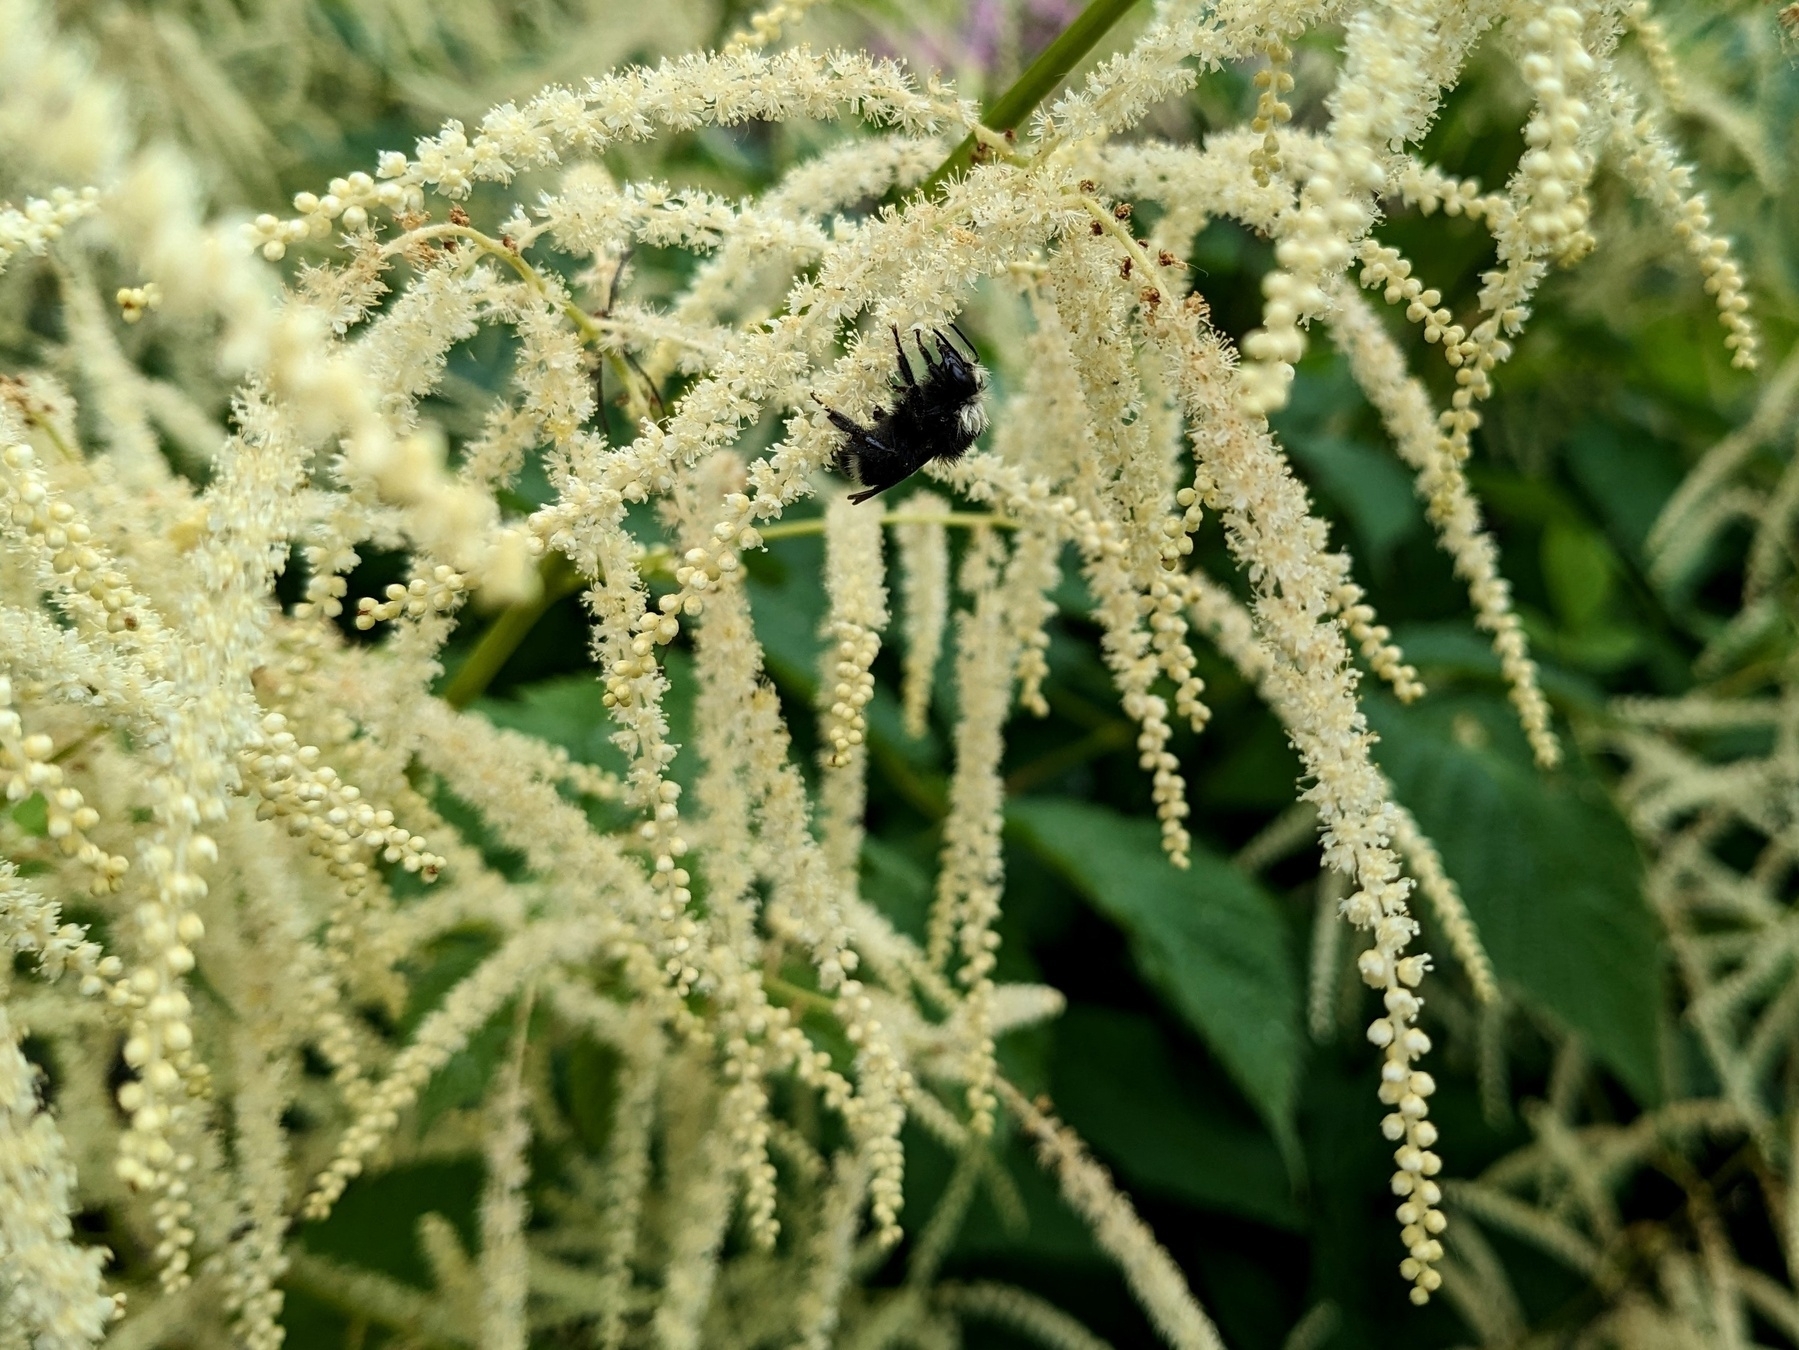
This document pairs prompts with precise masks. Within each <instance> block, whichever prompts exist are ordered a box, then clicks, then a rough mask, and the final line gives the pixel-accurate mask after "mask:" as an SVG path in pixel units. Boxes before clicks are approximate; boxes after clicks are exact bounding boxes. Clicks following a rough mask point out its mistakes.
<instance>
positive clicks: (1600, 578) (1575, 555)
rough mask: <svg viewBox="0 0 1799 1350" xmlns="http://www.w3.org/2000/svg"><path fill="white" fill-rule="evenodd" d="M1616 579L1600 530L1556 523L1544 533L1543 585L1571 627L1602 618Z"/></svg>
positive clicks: (1607, 547) (1610, 555)
mask: <svg viewBox="0 0 1799 1350" xmlns="http://www.w3.org/2000/svg"><path fill="white" fill-rule="evenodd" d="M1615 579H1616V570H1615V564H1614V562H1613V559H1612V550H1611V548H1610V547H1609V546H1608V545H1607V544H1606V542H1605V539H1604V538H1603V537H1602V536H1601V535H1600V534H1599V533H1598V532H1597V531H1596V530H1591V529H1587V528H1586V527H1584V526H1579V525H1572V524H1568V523H1566V522H1562V521H1556V522H1554V523H1553V524H1551V525H1550V526H1549V528H1548V529H1546V530H1544V531H1543V584H1544V585H1545V586H1546V587H1548V590H1549V598H1550V599H1551V600H1552V601H1554V603H1555V608H1556V612H1557V613H1558V614H1560V615H1561V618H1562V622H1563V623H1565V624H1567V625H1568V627H1570V628H1574V629H1580V628H1585V627H1587V626H1588V625H1589V624H1591V623H1592V622H1593V621H1594V620H1596V619H1597V618H1598V617H1599V615H1600V613H1601V612H1602V611H1603V610H1604V609H1605V603H1606V601H1607V600H1609V599H1611V595H1612V583H1613V581H1614V580H1615Z"/></svg>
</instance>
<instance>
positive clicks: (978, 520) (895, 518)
mask: <svg viewBox="0 0 1799 1350" xmlns="http://www.w3.org/2000/svg"><path fill="white" fill-rule="evenodd" d="M881 524H882V525H884V526H885V525H946V526H949V527H950V528H951V529H955V528H958V527H960V528H962V529H965V530H972V529H974V528H975V527H976V526H977V525H986V526H988V527H990V528H992V529H995V530H1015V529H1017V528H1018V522H1017V521H1014V520H1007V519H1006V518H1005V517H1004V516H996V515H992V514H990V513H982V512H978V511H949V512H943V511H937V512H931V513H928V514H927V513H922V512H918V511H889V512H888V513H887V514H886V515H884V516H882V517H881ZM824 532H825V518H824V517H823V516H814V517H812V518H811V519H810V520H782V521H777V522H776V523H775V524H773V525H764V526H762V527H761V528H760V529H758V530H757V531H756V533H757V534H759V535H761V536H762V541H763V542H764V543H767V542H768V541H769V540H770V539H798V538H799V537H800V536H802V535H808V534H823V533H824Z"/></svg>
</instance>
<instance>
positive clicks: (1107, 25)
mask: <svg viewBox="0 0 1799 1350" xmlns="http://www.w3.org/2000/svg"><path fill="white" fill-rule="evenodd" d="M1136 3H1137V0H1092V3H1091V4H1089V5H1088V6H1087V8H1086V9H1084V10H1082V11H1081V12H1080V14H1079V15H1078V16H1077V17H1076V18H1075V21H1074V22H1073V23H1071V24H1069V25H1068V27H1066V28H1064V29H1063V30H1062V32H1061V33H1060V34H1059V35H1058V36H1057V37H1056V40H1055V41H1054V42H1052V43H1050V44H1049V46H1047V47H1045V48H1044V49H1043V50H1042V52H1040V53H1039V54H1038V56H1037V59H1036V60H1035V61H1033V62H1031V64H1030V65H1029V67H1027V68H1026V70H1025V72H1024V74H1022V75H1020V76H1019V77H1018V78H1017V79H1016V80H1014V81H1013V82H1012V87H1011V88H1010V89H1008V90H1006V92H1005V93H1003V94H1001V95H1000V96H999V97H998V98H996V99H994V100H993V102H992V103H990V104H989V105H988V106H987V110H986V112H985V113H984V114H982V117H981V122H982V125H984V126H986V127H989V128H991V129H992V130H994V131H997V132H999V133H1001V134H1002V135H1003V134H1004V133H1006V132H1008V131H1015V130H1017V129H1018V125H1019V123H1021V122H1023V121H1024V119H1025V118H1027V117H1029V116H1030V115H1031V113H1032V112H1033V111H1034V110H1035V109H1036V107H1037V105H1038V104H1039V103H1041V102H1043V100H1044V99H1046V98H1048V97H1049V95H1050V94H1051V93H1052V92H1053V91H1054V90H1055V88H1056V86H1057V85H1059V84H1061V83H1062V81H1063V80H1065V79H1067V78H1068V73H1069V72H1070V71H1071V70H1073V69H1074V68H1075V67H1076V66H1077V65H1079V64H1080V62H1081V59H1082V58H1083V57H1085V56H1086V55H1087V53H1088V52H1090V51H1092V50H1093V48H1094V46H1095V44H1097V43H1098V42H1099V40H1100V39H1101V38H1102V37H1104V36H1105V35H1106V34H1107V33H1108V32H1110V31H1111V28H1112V25H1114V24H1115V23H1117V22H1118V21H1119V20H1120V19H1122V18H1123V17H1124V15H1125V12H1126V11H1127V10H1129V9H1130V8H1131V6H1133V5H1134V4H1136ZM975 144H976V137H975V136H974V135H973V134H972V133H971V134H970V135H969V136H968V137H967V139H965V140H964V141H963V142H962V144H960V145H958V146H957V147H956V148H955V149H954V150H952V151H951V152H950V156H949V158H948V159H946V160H944V161H943V163H942V164H940V165H938V166H937V170H936V172H935V173H933V174H932V175H931V176H930V177H929V178H927V179H925V180H924V182H923V183H922V184H921V185H920V186H919V188H918V190H919V191H920V192H923V193H926V194H929V193H930V191H931V190H932V189H933V188H935V187H936V186H937V185H938V184H939V183H941V182H943V180H944V179H946V178H948V177H949V176H950V175H951V174H954V173H964V172H966V171H967V170H968V167H969V165H971V164H973V163H974V148H975Z"/></svg>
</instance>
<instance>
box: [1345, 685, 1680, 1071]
mask: <svg viewBox="0 0 1799 1350" xmlns="http://www.w3.org/2000/svg"><path fill="white" fill-rule="evenodd" d="M1366 706H1367V709H1368V718H1369V721H1370V723H1371V724H1372V725H1373V726H1374V728H1375V730H1376V731H1378V732H1379V733H1380V737H1381V742H1380V745H1379V746H1378V747H1377V748H1376V752H1375V753H1376V758H1377V759H1378V760H1379V761H1380V764H1381V767H1382V768H1383V769H1385V770H1386V771H1387V773H1388V775H1389V776H1390V777H1391V778H1392V780H1393V784H1394V788H1395V789H1396V791H1397V794H1398V797H1399V800H1400V801H1402V802H1403V803H1405V805H1406V806H1408V807H1409V808H1411V811H1412V814H1413V815H1415V816H1417V818H1418V823H1419V824H1420V825H1422V826H1423V827H1424V831H1425V833H1426V834H1428V835H1429V836H1430V837H1431V838H1432V839H1433V840H1435V841H1436V845H1437V848H1438V849H1439V850H1440V851H1441V853H1442V855H1443V862H1444V865H1445V867H1447V868H1448V871H1449V875H1450V876H1452V877H1453V878H1455V881H1456V883H1457V884H1458V885H1459V886H1460V887H1461V891H1462V898H1463V899H1464V900H1465V901H1466V902H1467V905H1468V911H1469V913H1470V914H1471V915H1472V916H1473V918H1474V922H1475V924H1476V926H1477V927H1478V928H1479V929H1480V937H1481V941H1482V942H1483V943H1484V944H1485V946H1486V949H1487V952H1488V954H1489V955H1490V956H1491V957H1492V960H1493V966H1494V969H1495V970H1496V971H1497V972H1498V974H1499V977H1500V978H1501V979H1502V980H1503V981H1505V982H1506V983H1507V984H1509V985H1511V986H1512V987H1513V988H1514V989H1516V990H1518V991H1520V992H1522V993H1523V994H1524V995H1526V996H1527V997H1528V998H1530V999H1531V1000H1533V1001H1534V1002H1535V1003H1537V1004H1538V1005H1540V1006H1541V1007H1543V1008H1545V1009H1547V1010H1548V1011H1549V1012H1551V1013H1552V1014H1554V1015H1555V1017H1556V1018H1558V1019H1559V1020H1560V1021H1561V1022H1562V1023H1564V1024H1565V1025H1566V1026H1568V1027H1569V1028H1570V1029H1571V1030H1573V1031H1576V1032H1578V1033H1580V1035H1581V1036H1582V1037H1584V1038H1585V1040H1586V1042H1587V1044H1588V1045H1589V1046H1590V1047H1591V1049H1592V1050H1593V1052H1594V1053H1595V1054H1596V1055H1597V1056H1598V1057H1599V1058H1600V1059H1601V1060H1603V1061H1604V1062H1605V1063H1606V1064H1607V1065H1608V1066H1609V1067H1610V1068H1611V1069H1612V1070H1613V1071H1614V1072H1615V1073H1616V1074H1617V1075H1618V1077H1619V1078H1620V1079H1621V1080H1623V1082H1624V1084H1625V1086H1627V1087H1628V1088H1629V1089H1630V1090H1631V1091H1632V1092H1633V1093H1635V1094H1636V1095H1637V1097H1638V1099H1639V1100H1641V1101H1643V1102H1644V1103H1652V1102H1654V1101H1656V1100H1658V1099H1659V1097H1660V1096H1661V1070H1660V1067H1659V1065H1660V1060H1659V1057H1658V1055H1657V1048H1656V1026H1657V1023H1658V1020H1659V1018H1660V1016H1661V1010H1662V1007H1663V1001H1662V981H1663V959H1662V950H1661V941H1660V933H1659V930H1658V928H1657V925H1656V922H1655V919H1654V916H1653V915H1652V914H1651V913H1650V911H1649V907H1648V904H1647V902H1646V901H1645V900H1644V899H1643V893H1642V882H1643V877H1642V863H1641V859H1640V858H1639V857H1638V854H1637V849H1636V843H1635V841H1634V840H1633V839H1632V838H1631V836H1630V832H1629V830H1628V828H1627V827H1626V826H1625V824H1624V822H1623V820H1621V819H1620V818H1619V816H1618V814H1617V812H1616V811H1615V810H1613V809H1612V806H1611V804H1610V803H1609V802H1608V800H1607V799H1606V796H1605V793H1604V790H1603V789H1602V788H1601V786H1600V785H1599V784H1598V783H1597V782H1596V781H1594V780H1593V778H1592V777H1591V776H1590V774H1587V773H1586V772H1584V770H1583V769H1582V767H1581V766H1580V765H1579V764H1575V765H1573V766H1571V767H1570V768H1568V769H1566V770H1563V771H1561V772H1559V773H1556V774H1542V773H1539V772H1538V771H1537V770H1535V769H1533V768H1532V767H1530V762H1529V757H1528V754H1527V752H1526V751H1525V750H1524V749H1523V746H1522V737H1521V736H1520V735H1519V733H1518V730H1517V726H1516V722H1515V720H1514V718H1513V717H1512V715H1511V710H1510V708H1509V707H1508V706H1507V705H1506V704H1505V703H1503V702H1501V701H1500V700H1499V699H1497V698H1475V697H1468V698H1458V699H1435V700H1432V701H1431V702H1430V703H1428V704H1426V705H1424V706H1423V707H1419V708H1401V707H1399V706H1398V705H1397V704H1396V703H1394V702H1393V701H1392V700H1391V699H1386V698H1378V697H1373V698H1370V699H1368V701H1367V705H1366Z"/></svg>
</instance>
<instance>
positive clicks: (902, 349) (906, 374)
mask: <svg viewBox="0 0 1799 1350" xmlns="http://www.w3.org/2000/svg"><path fill="white" fill-rule="evenodd" d="M888 327H890V328H891V329H892V330H893V350H894V351H896V352H898V353H899V368H900V378H901V379H903V380H904V381H905V382H906V383H907V384H908V385H910V386H911V387H912V388H914V389H916V388H918V381H917V380H916V379H915V378H913V375H912V363H911V362H910V361H908V360H907V359H906V344H905V343H903V342H901V341H900V335H899V325H898V324H897V323H895V324H889V325H888Z"/></svg>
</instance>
